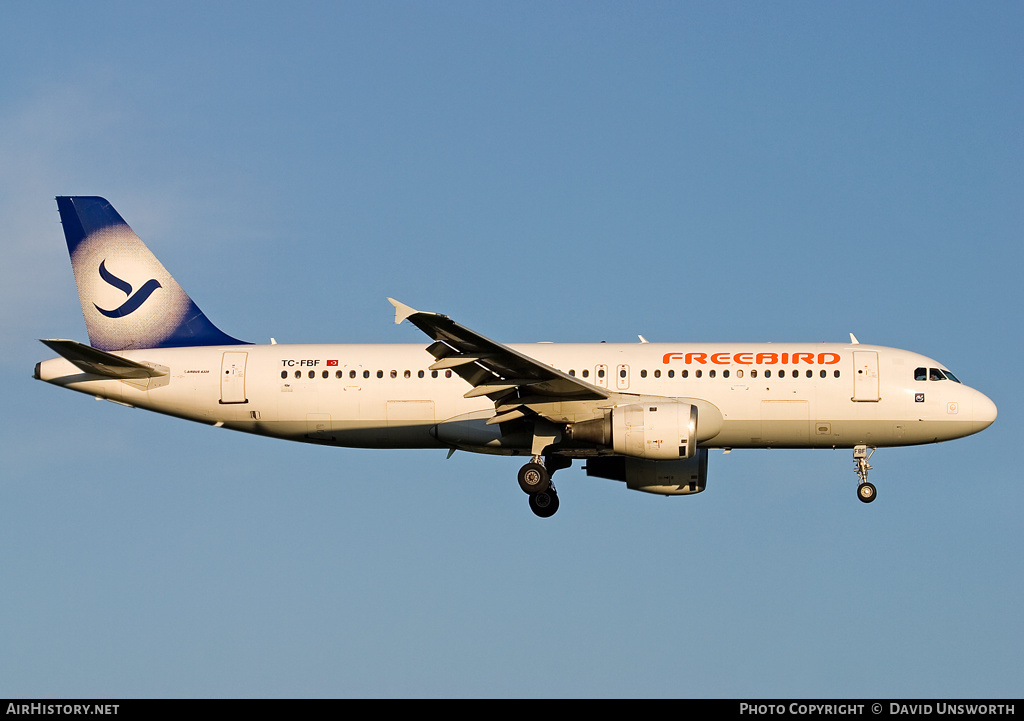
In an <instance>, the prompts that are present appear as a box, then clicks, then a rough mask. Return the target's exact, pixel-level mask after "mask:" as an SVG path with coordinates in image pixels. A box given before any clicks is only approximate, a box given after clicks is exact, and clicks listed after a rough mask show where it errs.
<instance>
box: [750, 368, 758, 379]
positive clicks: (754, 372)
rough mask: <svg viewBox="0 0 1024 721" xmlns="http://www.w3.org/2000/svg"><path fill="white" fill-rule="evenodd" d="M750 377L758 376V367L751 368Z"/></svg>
mask: <svg viewBox="0 0 1024 721" xmlns="http://www.w3.org/2000/svg"><path fill="white" fill-rule="evenodd" d="M750 377H751V378H757V369H756V368H751V370H750Z"/></svg>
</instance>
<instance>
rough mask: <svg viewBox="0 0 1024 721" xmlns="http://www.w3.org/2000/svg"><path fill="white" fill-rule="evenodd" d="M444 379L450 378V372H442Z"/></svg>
mask: <svg viewBox="0 0 1024 721" xmlns="http://www.w3.org/2000/svg"><path fill="white" fill-rule="evenodd" d="M444 377H445V378H451V377H452V372H451V371H445V372H444Z"/></svg>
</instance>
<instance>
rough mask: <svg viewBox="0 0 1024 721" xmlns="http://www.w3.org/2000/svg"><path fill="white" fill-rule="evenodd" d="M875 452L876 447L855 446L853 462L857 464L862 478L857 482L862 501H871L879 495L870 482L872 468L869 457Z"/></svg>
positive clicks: (858, 473)
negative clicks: (869, 474)
mask: <svg viewBox="0 0 1024 721" xmlns="http://www.w3.org/2000/svg"><path fill="white" fill-rule="evenodd" d="M874 452H875V449H874V448H870V449H869V448H868V447H867V446H854V448H853V463H854V465H856V466H857V476H858V478H860V482H859V483H858V484H857V498H859V499H860V500H861V502H862V503H871V501H873V500H875V496H877V495H878V491H877V490H875V486H874V484H871V483H868V471H870V470H871V466H870V465H868V459H869V458H871V456H872V455H873V454H874Z"/></svg>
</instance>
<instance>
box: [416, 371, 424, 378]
mask: <svg viewBox="0 0 1024 721" xmlns="http://www.w3.org/2000/svg"><path fill="white" fill-rule="evenodd" d="M424 375H425V374H424V373H423V371H420V372H419V373H417V374H416V377H417V378H422V377H423V376H424Z"/></svg>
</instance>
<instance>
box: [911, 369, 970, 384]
mask: <svg viewBox="0 0 1024 721" xmlns="http://www.w3.org/2000/svg"><path fill="white" fill-rule="evenodd" d="M914 380H915V381H945V380H950V381H953V382H954V383H960V379H959V378H957V377H956V376H955V375H953V374H952V373H950V372H949V371H947V370H945V369H943V368H915V369H914ZM960 385H963V384H962V383H961V384H960Z"/></svg>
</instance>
